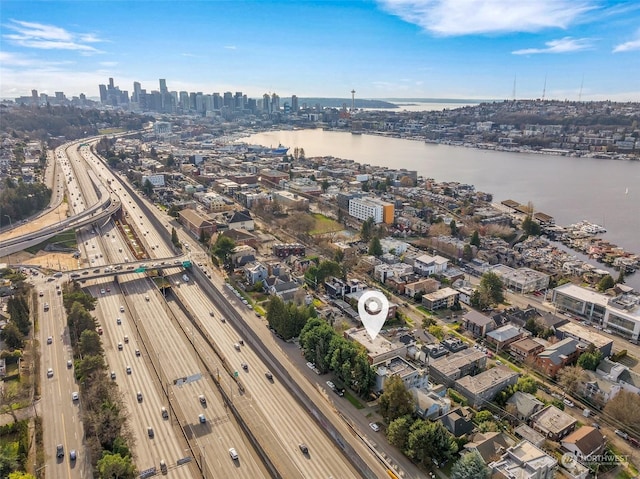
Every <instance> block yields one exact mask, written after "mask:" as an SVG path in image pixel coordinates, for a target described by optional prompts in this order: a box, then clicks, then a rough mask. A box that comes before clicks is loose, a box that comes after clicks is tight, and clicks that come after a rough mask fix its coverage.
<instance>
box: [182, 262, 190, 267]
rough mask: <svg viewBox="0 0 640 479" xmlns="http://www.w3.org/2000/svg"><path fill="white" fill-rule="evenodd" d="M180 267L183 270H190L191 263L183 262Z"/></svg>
mask: <svg viewBox="0 0 640 479" xmlns="http://www.w3.org/2000/svg"><path fill="white" fill-rule="evenodd" d="M182 267H183V268H191V261H183V262H182Z"/></svg>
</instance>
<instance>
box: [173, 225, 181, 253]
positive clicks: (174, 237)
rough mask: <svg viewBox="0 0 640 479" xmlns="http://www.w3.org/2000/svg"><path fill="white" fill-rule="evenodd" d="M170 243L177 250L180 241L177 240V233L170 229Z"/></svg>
mask: <svg viewBox="0 0 640 479" xmlns="http://www.w3.org/2000/svg"><path fill="white" fill-rule="evenodd" d="M171 243H172V244H173V246H175V247H176V248H178V247H179V246H180V239H179V238H178V232H177V231H176V229H175V228H173V227H172V228H171Z"/></svg>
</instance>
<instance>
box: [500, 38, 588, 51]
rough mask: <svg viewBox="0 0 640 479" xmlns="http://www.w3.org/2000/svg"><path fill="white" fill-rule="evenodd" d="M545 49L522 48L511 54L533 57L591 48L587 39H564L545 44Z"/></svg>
mask: <svg viewBox="0 0 640 479" xmlns="http://www.w3.org/2000/svg"><path fill="white" fill-rule="evenodd" d="M545 45H546V47H545V48H523V49H522V50H515V51H513V52H511V53H513V54H514V55H534V54H536V53H569V52H579V51H581V50H589V49H590V48H591V47H592V43H591V40H590V39H589V38H571V37H564V38H560V39H559V40H551V41H548V42H546V43H545Z"/></svg>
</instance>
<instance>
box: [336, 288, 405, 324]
mask: <svg viewBox="0 0 640 479" xmlns="http://www.w3.org/2000/svg"><path fill="white" fill-rule="evenodd" d="M369 291H376V290H371V289H370V290H369ZM378 292H380V293H381V291H379V290H378ZM364 293H365V291H364V290H360V291H354V292H352V293H349V294H345V298H347V299H348V300H353V301H355V302H358V301H359V300H360V297H361V296H362V295H363V294H364ZM397 311H398V305H397V304H396V303H392V302H389V310H388V311H387V319H392V318H395V316H396V312H397Z"/></svg>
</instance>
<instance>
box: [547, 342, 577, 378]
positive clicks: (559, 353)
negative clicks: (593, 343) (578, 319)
mask: <svg viewBox="0 0 640 479" xmlns="http://www.w3.org/2000/svg"><path fill="white" fill-rule="evenodd" d="M586 350H587V346H586V345H585V344H582V343H580V342H578V341H577V340H575V339H573V338H567V339H563V340H562V341H558V342H557V343H555V344H552V345H550V346H548V347H547V348H545V349H544V350H543V351H542V352H540V353H538V356H537V358H536V366H537V367H538V369H540V371H542V372H543V373H544V374H546V375H547V376H550V377H552V378H553V377H555V376H556V374H557V373H558V371H559V370H560V368H563V367H564V366H568V365H570V364H573V363H574V362H575V361H576V360H577V359H578V357H579V356H580V354H582V353H583V352H584V351H586Z"/></svg>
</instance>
